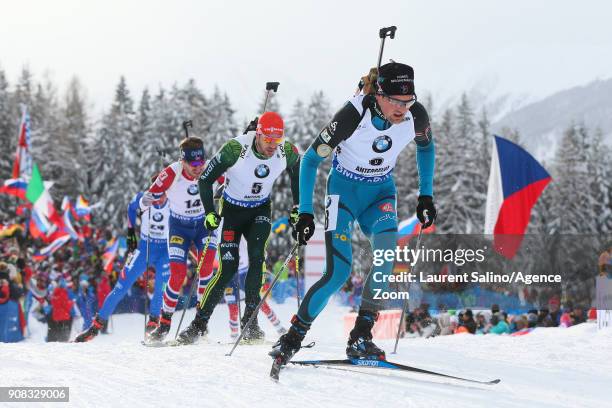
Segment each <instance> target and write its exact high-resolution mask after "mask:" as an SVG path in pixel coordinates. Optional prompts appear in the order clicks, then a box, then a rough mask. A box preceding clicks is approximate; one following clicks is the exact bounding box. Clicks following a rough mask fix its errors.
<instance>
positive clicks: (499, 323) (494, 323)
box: [489, 313, 510, 334]
mask: <svg viewBox="0 0 612 408" xmlns="http://www.w3.org/2000/svg"><path fill="white" fill-rule="evenodd" d="M489 333H490V334H504V333H506V334H508V333H510V327H509V326H508V323H506V321H505V320H504V319H502V318H501V316H500V314H499V313H495V314H494V315H493V316H491V322H490V328H489Z"/></svg>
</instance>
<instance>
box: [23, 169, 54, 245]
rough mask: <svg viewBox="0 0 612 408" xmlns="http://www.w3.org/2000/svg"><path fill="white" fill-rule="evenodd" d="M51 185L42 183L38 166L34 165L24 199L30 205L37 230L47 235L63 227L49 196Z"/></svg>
mask: <svg viewBox="0 0 612 408" xmlns="http://www.w3.org/2000/svg"><path fill="white" fill-rule="evenodd" d="M51 185H52V183H45V182H43V179H42V176H41V175H40V171H39V170H38V165H36V164H34V166H33V168H32V178H31V179H30V182H29V183H28V188H27V190H26V198H27V199H28V201H29V202H31V203H32V213H33V214H32V216H33V217H35V219H36V221H37V224H38V225H37V226H38V228H39V229H40V230H41V231H42V232H44V233H45V234H47V235H49V234H50V233H52V232H53V231H54V230H55V229H58V228H59V229H61V227H62V226H63V225H62V224H63V222H62V217H61V216H60V215H59V213H58V212H57V211H56V210H55V207H54V206H53V200H52V199H51V195H50V194H49V187H51Z"/></svg>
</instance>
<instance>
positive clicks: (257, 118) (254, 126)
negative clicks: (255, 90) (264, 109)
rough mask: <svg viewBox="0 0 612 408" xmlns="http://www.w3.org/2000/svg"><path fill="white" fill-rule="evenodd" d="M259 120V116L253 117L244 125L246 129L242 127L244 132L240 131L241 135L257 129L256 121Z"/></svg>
mask: <svg viewBox="0 0 612 408" xmlns="http://www.w3.org/2000/svg"><path fill="white" fill-rule="evenodd" d="M258 121H259V116H256V117H255V119H253V120H252V121H251V122H250V123H249V125H248V126H247V127H246V129H244V132H243V133H242V134H243V135H246V134H247V133H249V132H254V131H256V130H257V122H258Z"/></svg>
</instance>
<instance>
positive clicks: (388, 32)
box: [378, 26, 397, 39]
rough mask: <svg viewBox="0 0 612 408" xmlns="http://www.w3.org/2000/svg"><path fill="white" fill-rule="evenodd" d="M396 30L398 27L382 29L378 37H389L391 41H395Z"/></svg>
mask: <svg viewBox="0 0 612 408" xmlns="http://www.w3.org/2000/svg"><path fill="white" fill-rule="evenodd" d="M395 30H397V27H396V26H391V27H383V28H381V29H380V31H378V36H379V37H380V38H385V37H389V38H391V39H394V38H395Z"/></svg>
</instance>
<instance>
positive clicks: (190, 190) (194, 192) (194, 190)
mask: <svg viewBox="0 0 612 408" xmlns="http://www.w3.org/2000/svg"><path fill="white" fill-rule="evenodd" d="M187 192H188V193H189V195H197V194H198V186H197V185H195V184H192V185H190V186H189V187H188V188H187Z"/></svg>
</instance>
